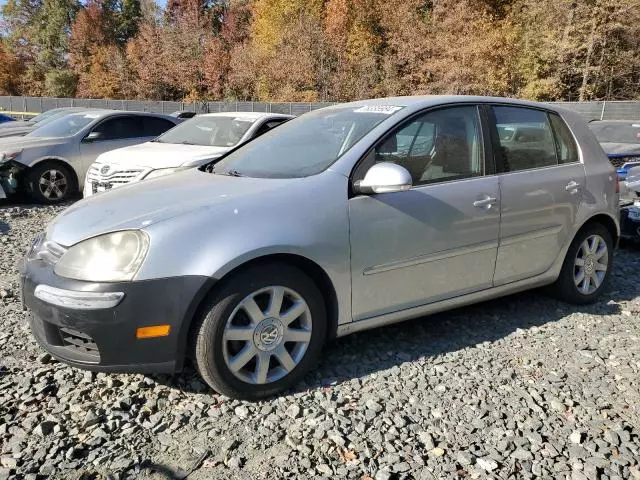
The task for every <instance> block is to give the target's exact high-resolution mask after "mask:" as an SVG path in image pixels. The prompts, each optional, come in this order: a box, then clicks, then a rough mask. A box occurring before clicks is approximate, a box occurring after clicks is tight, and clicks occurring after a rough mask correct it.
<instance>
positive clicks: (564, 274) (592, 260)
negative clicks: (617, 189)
mask: <svg viewBox="0 0 640 480" xmlns="http://www.w3.org/2000/svg"><path fill="white" fill-rule="evenodd" d="M613 248H614V244H613V239H612V238H611V234H610V233H609V231H608V230H607V229H606V228H605V227H604V226H603V225H601V224H599V223H593V224H591V225H587V226H586V227H585V228H583V229H582V230H581V231H580V232H579V233H578V235H576V238H575V239H574V240H573V243H572V244H571V246H570V247H569V250H568V251H567V256H566V258H565V260H564V264H563V266H562V271H561V272H560V276H559V277H558V280H557V281H556V283H555V285H554V287H555V288H554V291H555V293H556V295H557V296H558V297H559V298H560V299H561V300H564V301H567V302H570V303H575V304H585V303H591V302H594V301H596V300H597V299H598V297H600V295H601V294H602V292H603V291H604V289H605V287H606V285H607V283H608V281H609V277H610V276H611V268H612V266H613Z"/></svg>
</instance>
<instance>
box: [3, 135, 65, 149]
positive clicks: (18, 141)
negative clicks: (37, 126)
mask: <svg viewBox="0 0 640 480" xmlns="http://www.w3.org/2000/svg"><path fill="white" fill-rule="evenodd" d="M65 142H66V140H65V139H63V138H55V137H52V138H44V137H7V138H0V151H7V150H18V149H25V148H37V147H49V146H52V145H61V144H63V143H65Z"/></svg>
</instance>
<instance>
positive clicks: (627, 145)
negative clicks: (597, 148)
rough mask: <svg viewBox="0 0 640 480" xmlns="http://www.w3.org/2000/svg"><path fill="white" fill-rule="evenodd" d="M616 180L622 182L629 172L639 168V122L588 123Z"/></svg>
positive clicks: (602, 121)
mask: <svg viewBox="0 0 640 480" xmlns="http://www.w3.org/2000/svg"><path fill="white" fill-rule="evenodd" d="M589 128H591V131H592V132H593V133H594V134H595V136H596V138H597V139H598V141H599V142H600V145H601V146H602V149H603V150H604V151H605V153H606V154H607V156H608V157H609V160H610V161H611V164H612V165H613V166H614V167H616V171H617V173H618V178H619V179H620V181H624V180H625V179H626V177H627V174H628V172H629V170H630V169H631V168H633V167H637V166H640V121H631V120H596V121H592V122H589Z"/></svg>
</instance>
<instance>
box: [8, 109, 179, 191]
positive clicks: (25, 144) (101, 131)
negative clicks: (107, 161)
mask: <svg viewBox="0 0 640 480" xmlns="http://www.w3.org/2000/svg"><path fill="white" fill-rule="evenodd" d="M180 121H181V120H180V119H178V118H175V117H170V116H169V115H159V114H154V113H142V112H122V111H116V110H92V111H86V112H77V113H72V114H67V115H64V116H63V117H61V118H57V119H55V120H53V121H52V122H50V123H48V124H46V125H44V126H42V127H40V128H38V129H36V130H34V131H33V132H31V133H29V134H28V135H26V136H24V137H19V138H15V137H14V138H5V139H2V140H0V188H3V189H4V190H5V191H7V192H9V193H14V192H15V191H16V190H18V189H19V188H20V187H22V188H23V189H25V190H26V191H27V192H28V193H29V194H30V195H31V197H32V198H33V199H34V200H36V201H38V202H44V203H57V202H61V201H63V200H65V199H67V198H68V197H69V196H70V195H73V194H74V193H75V192H77V191H78V189H79V188H82V186H83V184H82V183H81V182H80V181H79V179H83V178H84V177H85V175H86V172H87V169H88V168H89V165H91V164H92V163H93V162H94V161H95V159H96V158H97V157H98V155H100V154H101V153H104V152H107V151H109V150H113V149H116V148H120V147H125V146H128V145H135V144H137V143H142V142H146V141H149V140H151V139H152V138H155V137H157V136H158V135H160V134H162V133H164V132H166V131H167V130H169V129H171V128H173V127H174V126H175V125H176V124H178V123H179V122H180Z"/></svg>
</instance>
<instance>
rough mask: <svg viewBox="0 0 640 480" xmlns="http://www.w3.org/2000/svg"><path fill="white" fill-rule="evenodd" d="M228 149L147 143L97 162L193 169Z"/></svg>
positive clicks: (105, 154)
mask: <svg viewBox="0 0 640 480" xmlns="http://www.w3.org/2000/svg"><path fill="white" fill-rule="evenodd" d="M230 149H231V148H230V147H209V146H203V145H182V144H175V143H159V142H147V143H142V144H140V145H134V146H131V147H124V148H119V149H117V150H112V151H110V152H106V153H103V154H102V155H100V156H99V157H98V161H99V162H101V163H109V164H115V165H126V166H134V165H135V166H138V167H147V168H153V169H159V168H174V167H194V166H198V165H201V164H203V163H205V162H206V161H207V160H211V159H213V158H216V157H219V156H220V155H222V154H223V153H226V152H228V151H229V150H230Z"/></svg>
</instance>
